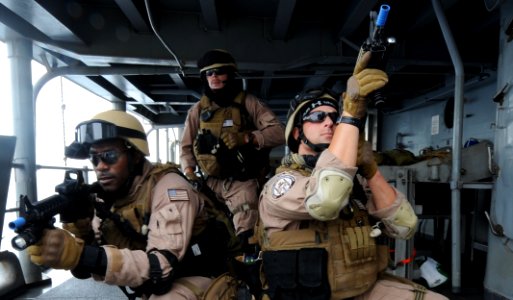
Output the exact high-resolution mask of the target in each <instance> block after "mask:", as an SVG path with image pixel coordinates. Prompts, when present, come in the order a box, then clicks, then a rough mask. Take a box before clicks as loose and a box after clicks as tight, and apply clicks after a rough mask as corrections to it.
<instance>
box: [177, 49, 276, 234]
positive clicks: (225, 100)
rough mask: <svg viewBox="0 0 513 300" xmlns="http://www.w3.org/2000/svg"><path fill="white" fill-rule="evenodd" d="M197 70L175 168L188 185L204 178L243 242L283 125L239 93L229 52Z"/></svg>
mask: <svg viewBox="0 0 513 300" xmlns="http://www.w3.org/2000/svg"><path fill="white" fill-rule="evenodd" d="M198 68H199V69H200V75H201V80H202V82H203V90H204V94H203V95H202V97H201V99H200V101H198V102H197V103H196V104H195V105H193V106H192V107H191V109H190V110H189V112H188V115H187V119H186V121H185V128H184V132H183V137H182V140H181V154H180V155H181V156H180V160H181V162H180V164H181V167H182V170H183V171H184V173H185V175H186V176H187V177H188V178H189V179H190V180H192V181H201V180H200V178H199V177H198V175H197V174H202V175H205V176H206V184H207V185H208V187H210V189H212V190H213V191H214V192H215V194H216V196H217V197H218V199H219V200H220V201H222V202H225V203H226V205H227V206H228V208H229V210H230V211H231V212H232V214H233V222H234V225H235V229H236V232H237V234H238V235H239V237H241V239H242V240H243V241H247V238H248V237H249V236H251V235H252V232H253V227H254V225H255V223H256V221H257V219H258V204H257V203H258V193H259V191H260V188H261V187H260V186H259V182H260V181H259V180H258V179H259V178H260V177H261V176H262V174H261V172H265V171H264V170H263V169H262V166H265V165H266V164H267V161H266V160H267V159H268V157H269V152H270V150H271V148H273V147H276V146H280V145H284V144H285V138H284V126H283V124H282V123H281V122H280V121H279V120H278V119H277V117H276V115H275V114H274V113H273V112H272V111H271V110H270V109H269V108H268V107H267V106H266V105H265V104H264V103H263V102H262V101H260V99H258V98H257V97H255V96H254V95H252V94H249V93H246V92H245V91H243V90H242V85H241V82H240V80H238V79H236V78H235V76H236V72H237V65H236V63H235V60H234V58H233V57H232V55H231V54H230V53H228V52H226V51H225V50H221V49H214V50H210V51H207V52H206V53H205V54H204V55H203V56H202V57H201V58H200V59H199V60H198ZM198 171H199V172H198ZM264 175H265V174H264Z"/></svg>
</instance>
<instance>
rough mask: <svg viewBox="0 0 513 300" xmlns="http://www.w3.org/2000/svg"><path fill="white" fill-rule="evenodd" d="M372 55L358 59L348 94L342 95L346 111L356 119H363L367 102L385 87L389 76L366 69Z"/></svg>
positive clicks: (348, 83) (378, 71) (364, 55)
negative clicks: (369, 97) (372, 95)
mask: <svg viewBox="0 0 513 300" xmlns="http://www.w3.org/2000/svg"><path fill="white" fill-rule="evenodd" d="M370 57H371V53H370V52H369V51H367V52H365V53H364V54H363V55H362V56H361V57H359V58H358V61H357V62H356V66H355V67H354V71H353V76H351V77H349V79H348V80H347V89H346V92H345V93H343V94H342V98H343V107H344V111H346V112H348V113H349V114H351V115H352V116H353V117H355V118H362V117H364V116H365V113H366V112H367V100H366V99H365V97H367V95H369V94H370V93H372V92H374V91H376V90H379V89H380V88H382V87H384V86H385V84H386V83H387V82H388V76H387V74H386V73H385V72H383V71H381V70H379V69H366V67H367V64H368V63H369V60H370Z"/></svg>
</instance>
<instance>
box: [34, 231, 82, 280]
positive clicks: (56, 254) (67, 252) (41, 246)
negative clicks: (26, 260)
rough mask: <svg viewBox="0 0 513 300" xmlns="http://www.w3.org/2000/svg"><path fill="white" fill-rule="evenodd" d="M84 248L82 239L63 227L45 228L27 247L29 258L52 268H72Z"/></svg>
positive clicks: (35, 262) (37, 263)
mask: <svg viewBox="0 0 513 300" xmlns="http://www.w3.org/2000/svg"><path fill="white" fill-rule="evenodd" d="M83 249H84V241H82V240H81V239H78V238H77V239H75V238H74V237H73V236H72V235H71V233H69V232H68V231H66V230H63V229H58V228H57V229H45V230H44V231H43V237H42V238H41V240H40V241H39V242H38V243H37V244H35V245H32V246H29V247H28V248H27V253H28V254H29V255H30V260H31V261H32V262H33V263H34V264H36V265H43V266H46V267H50V268H54V269H65V270H71V269H74V268H75V267H76V266H77V264H78V261H79V260H80V255H81V254H82V250H83Z"/></svg>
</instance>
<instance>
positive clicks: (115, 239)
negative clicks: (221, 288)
mask: <svg viewBox="0 0 513 300" xmlns="http://www.w3.org/2000/svg"><path fill="white" fill-rule="evenodd" d="M170 172H174V173H177V174H179V175H180V176H183V174H182V173H181V171H180V170H179V169H178V165H175V164H172V163H167V164H157V165H155V167H154V168H153V169H152V170H151V171H150V172H149V173H148V174H147V175H146V177H145V178H144V179H143V180H141V182H140V183H139V184H138V185H137V187H136V190H135V193H134V195H133V196H131V197H126V198H124V199H122V200H118V201H116V204H115V206H113V207H112V208H111V209H110V212H111V214H110V216H109V217H107V218H105V219H104V220H103V222H102V225H101V227H100V230H101V232H102V238H103V242H104V243H106V244H110V245H115V246H117V247H118V248H128V249H131V250H143V251H144V250H146V244H147V235H146V234H147V230H146V229H145V226H147V225H148V222H149V218H150V214H151V202H150V201H151V199H152V192H153V188H154V187H155V185H156V184H157V182H158V181H159V180H160V178H162V176H164V175H165V174H168V173H170ZM184 178H185V177H184ZM202 199H203V200H204V206H203V210H202V212H201V214H200V215H198V216H197V218H196V219H195V221H194V226H193V229H192V236H191V240H190V243H189V246H188V248H187V250H186V253H185V256H184V257H183V259H182V260H181V261H180V264H179V266H177V268H176V270H175V276H176V277H177V278H178V277H184V276H206V277H211V276H218V275H220V274H222V273H224V272H226V271H227V270H228V264H227V261H228V258H229V257H231V256H234V255H236V254H238V253H239V251H240V241H239V239H238V238H237V236H236V234H235V229H234V227H233V223H232V221H231V219H230V218H229V217H228V216H227V215H226V214H225V212H224V211H223V210H222V208H221V207H218V206H217V205H224V204H222V203H214V202H213V200H212V199H209V198H207V197H205V198H202ZM116 218H118V219H119V220H118V221H116V220H115V219H116ZM198 249H200V251H201V252H202V253H201V255H197V251H198Z"/></svg>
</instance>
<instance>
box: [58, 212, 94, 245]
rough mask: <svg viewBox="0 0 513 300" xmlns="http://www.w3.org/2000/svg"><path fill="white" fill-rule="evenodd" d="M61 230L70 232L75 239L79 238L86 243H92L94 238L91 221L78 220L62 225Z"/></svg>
mask: <svg viewBox="0 0 513 300" xmlns="http://www.w3.org/2000/svg"><path fill="white" fill-rule="evenodd" d="M62 228H63V229H64V230H67V231H69V232H71V233H72V234H73V235H75V237H78V238H81V239H82V240H84V241H86V242H92V241H93V238H94V232H93V228H92V226H91V219H90V218H85V219H78V220H76V221H75V222H72V223H62Z"/></svg>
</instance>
